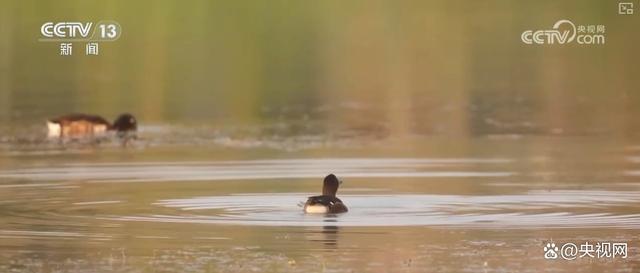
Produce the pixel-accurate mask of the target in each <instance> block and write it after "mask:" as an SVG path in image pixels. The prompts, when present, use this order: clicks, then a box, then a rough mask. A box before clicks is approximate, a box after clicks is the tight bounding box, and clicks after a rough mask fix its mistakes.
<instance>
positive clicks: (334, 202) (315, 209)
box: [304, 174, 349, 213]
mask: <svg viewBox="0 0 640 273" xmlns="http://www.w3.org/2000/svg"><path fill="white" fill-rule="evenodd" d="M340 184H342V181H341V180H339V179H338V177H337V176H335V175H334V174H329V175H327V176H326V177H325V178H324V182H323V185H322V195H316V196H311V197H309V198H308V199H307V202H306V203H305V204H304V212H305V213H344V212H347V211H349V209H348V208H347V206H346V205H345V204H344V203H342V200H340V198H338V197H336V193H337V192H338V187H339V186H340Z"/></svg>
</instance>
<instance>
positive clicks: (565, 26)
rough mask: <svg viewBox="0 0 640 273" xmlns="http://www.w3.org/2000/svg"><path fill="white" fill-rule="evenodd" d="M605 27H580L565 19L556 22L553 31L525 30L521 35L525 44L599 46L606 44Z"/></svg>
mask: <svg viewBox="0 0 640 273" xmlns="http://www.w3.org/2000/svg"><path fill="white" fill-rule="evenodd" d="M605 30H606V29H605V26H604V25H578V26H576V25H575V24H574V23H573V22H571V21H569V20H566V19H563V20H560V21H558V22H556V23H555V24H554V25H553V28H552V29H547V30H525V31H524V32H522V34H521V35H520V39H521V40H522V42H523V43H525V44H528V45H533V44H538V45H545V44H549V45H552V44H560V45H563V44H569V43H572V42H574V41H575V42H577V43H578V44H581V45H599V44H604V43H605Z"/></svg>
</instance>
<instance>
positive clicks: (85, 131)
mask: <svg viewBox="0 0 640 273" xmlns="http://www.w3.org/2000/svg"><path fill="white" fill-rule="evenodd" d="M47 129H48V136H49V137H56V138H64V137H93V136H99V135H104V134H106V133H107V132H108V131H115V132H116V133H117V135H118V136H119V137H125V136H127V135H128V134H129V133H130V132H135V131H136V130H137V129H138V122H137V120H136V118H135V117H134V116H133V115H132V114H129V113H123V114H120V115H119V116H118V118H116V120H115V121H114V122H113V124H111V123H109V122H108V121H107V120H106V119H105V118H103V117H101V116H98V115H90V114H80V113H75V114H68V115H64V116H60V117H57V118H52V119H49V120H47Z"/></svg>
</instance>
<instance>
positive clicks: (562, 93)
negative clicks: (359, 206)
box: [0, 0, 640, 136]
mask: <svg viewBox="0 0 640 273" xmlns="http://www.w3.org/2000/svg"><path fill="white" fill-rule="evenodd" d="M636 5H638V3H637V1H636ZM1 6H2V8H1V9H0V36H1V37H2V39H1V40H0V122H1V123H2V124H3V125H4V126H15V125H22V124H40V123H41V122H42V120H44V119H45V118H48V117H52V116H56V115H59V114H63V113H67V112H90V113H97V114H102V115H105V116H107V117H108V118H109V119H112V118H113V117H115V115H117V114H118V113H120V112H124V111H129V112H133V113H135V114H136V115H137V116H139V119H140V120H141V122H143V123H146V124H156V123H196V124H263V123H269V122H274V121H278V120H305V119H308V120H314V121H317V122H318V126H320V127H322V126H323V124H325V125H327V126H326V128H325V129H326V130H332V129H331V128H330V126H328V125H336V124H338V125H340V126H338V128H352V129H353V128H356V129H357V128H365V129H367V128H368V129H367V130H371V128H374V129H373V130H374V131H375V130H376V129H375V128H379V130H381V131H383V133H384V134H385V135H406V134H445V135H455V136H473V135H482V134H492V133H518V134H601V133H604V134H623V135H627V134H634V133H635V132H636V131H637V129H638V128H639V127H640V123H639V122H638V121H637V119H635V117H636V116H637V114H638V112H639V111H638V106H640V98H639V94H638V92H637V90H638V87H639V86H640V77H638V74H639V73H638V72H639V71H638V69H637V67H638V61H640V57H639V56H638V50H637V49H638V48H640V37H638V33H639V32H638V27H639V26H640V24H639V22H640V18H639V16H640V15H638V14H634V15H618V3H617V2H616V1H551V0H549V1H208V0H207V1H187V2H180V1H145V2H143V1H100V2H97V1H80V0H78V1H7V0H3V1H1ZM560 19H569V20H571V21H573V22H574V23H575V24H577V25H578V24H584V25H605V26H606V34H605V35H606V44H605V45H578V44H576V43H575V42H574V43H572V44H569V45H525V44H523V43H522V42H521V41H520V34H521V33H522V31H524V30H528V29H533V30H538V29H550V28H551V26H552V25H553V24H554V23H555V22H556V21H558V20H560ZM100 20H115V21H117V22H119V23H120V25H121V26H122V29H123V34H122V36H121V37H120V39H119V40H117V41H115V42H102V43H100V55H99V56H85V55H84V52H83V49H84V43H76V44H74V47H75V49H74V55H73V56H60V55H59V44H58V43H51V42H39V41H38V38H39V36H40V33H39V31H40V26H41V25H42V24H43V23H44V22H47V21H53V22H59V21H83V22H84V21H92V22H97V21H100Z"/></svg>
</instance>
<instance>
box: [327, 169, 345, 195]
mask: <svg viewBox="0 0 640 273" xmlns="http://www.w3.org/2000/svg"><path fill="white" fill-rule="evenodd" d="M340 184H342V181H340V180H339V179H338V177H336V176H335V175H334V174H330V175H327V177H325V178H324V184H323V185H322V195H328V196H336V193H337V192H338V187H339V186H340Z"/></svg>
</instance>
